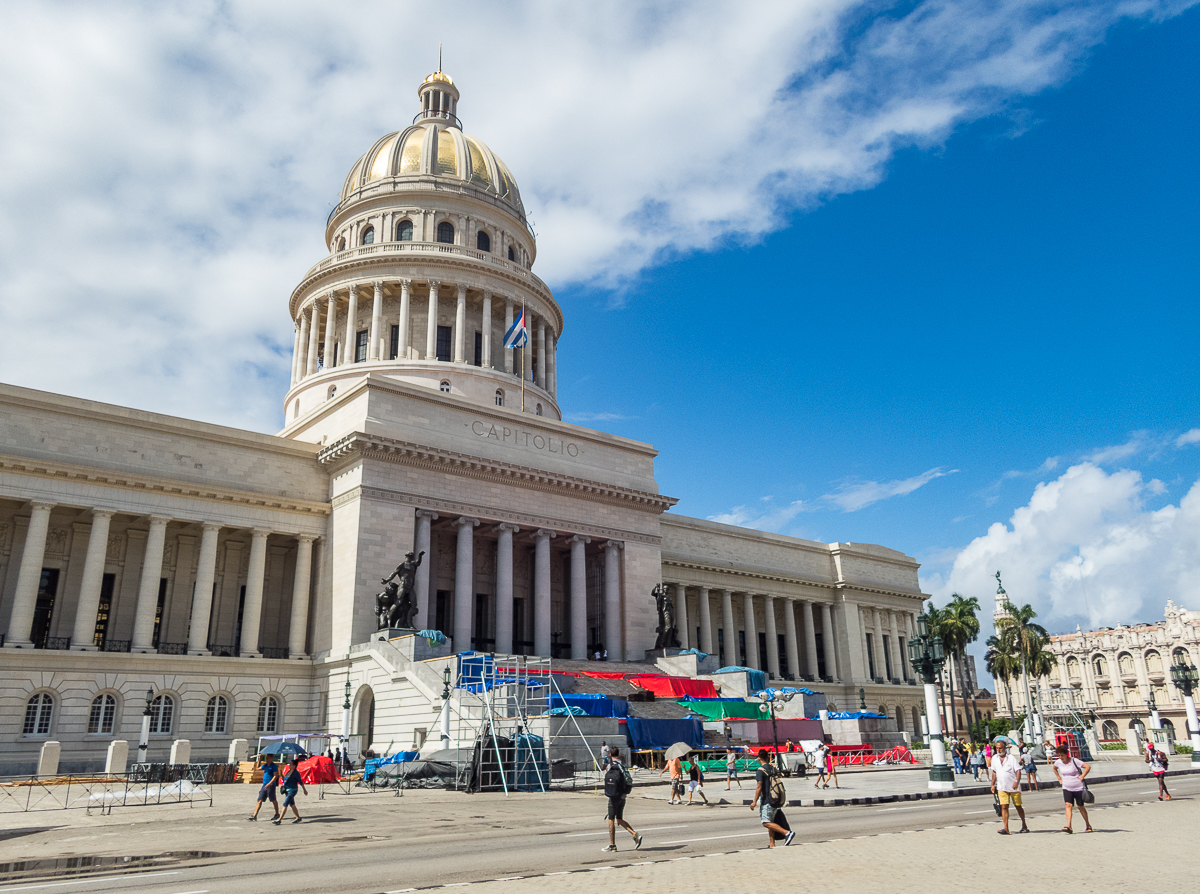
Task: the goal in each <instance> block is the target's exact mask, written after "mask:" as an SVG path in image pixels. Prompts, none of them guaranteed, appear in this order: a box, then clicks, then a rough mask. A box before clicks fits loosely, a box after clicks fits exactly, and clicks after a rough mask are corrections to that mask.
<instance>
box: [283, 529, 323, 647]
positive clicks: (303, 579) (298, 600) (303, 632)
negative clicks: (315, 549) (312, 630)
mask: <svg viewBox="0 0 1200 894" xmlns="http://www.w3.org/2000/svg"><path fill="white" fill-rule="evenodd" d="M314 539H316V538H314V537H313V535H312V534H300V535H298V536H297V537H296V573H295V574H294V575H293V576H292V580H293V583H292V617H291V621H290V623H289V625H288V657H289V658H304V657H306V653H305V651H304V647H305V645H306V644H307V642H308V591H309V582H310V577H311V575H312V545H313V540H314Z"/></svg>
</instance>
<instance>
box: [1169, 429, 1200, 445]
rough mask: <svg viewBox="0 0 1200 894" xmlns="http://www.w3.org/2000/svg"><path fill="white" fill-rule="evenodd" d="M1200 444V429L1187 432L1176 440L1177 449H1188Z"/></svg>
mask: <svg viewBox="0 0 1200 894" xmlns="http://www.w3.org/2000/svg"><path fill="white" fill-rule="evenodd" d="M1196 443H1200V428H1193V429H1191V430H1190V431H1185V432H1184V433H1183V434H1181V435H1180V436H1179V437H1178V438H1176V439H1175V446H1176V447H1187V446H1188V445H1189V444H1196Z"/></svg>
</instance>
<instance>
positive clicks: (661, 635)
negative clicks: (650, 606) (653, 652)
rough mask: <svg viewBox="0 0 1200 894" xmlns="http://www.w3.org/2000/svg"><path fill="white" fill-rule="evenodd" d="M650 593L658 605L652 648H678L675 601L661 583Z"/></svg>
mask: <svg viewBox="0 0 1200 894" xmlns="http://www.w3.org/2000/svg"><path fill="white" fill-rule="evenodd" d="M650 595H651V596H653V597H654V602H655V604H656V605H657V606H658V627H657V628H655V632H657V633H658V639H656V640H655V641H654V648H656V649H678V648H679V632H678V630H677V629H676V627H675V603H674V602H672V601H671V597H670V596H668V595H667V588H666V586H665V585H663V584H659V585H658V586H656V587H655V588H654V589H653V590H651V591H650Z"/></svg>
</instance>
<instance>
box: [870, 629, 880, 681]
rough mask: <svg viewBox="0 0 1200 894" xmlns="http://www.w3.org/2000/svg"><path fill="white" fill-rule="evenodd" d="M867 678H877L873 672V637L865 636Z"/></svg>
mask: <svg viewBox="0 0 1200 894" xmlns="http://www.w3.org/2000/svg"><path fill="white" fill-rule="evenodd" d="M867 676H869V677H870V678H871V679H872V680H874V679H875V678H876V677H878V676H879V674H877V673H876V672H875V637H873V636H871V634H869V633H868V634H867Z"/></svg>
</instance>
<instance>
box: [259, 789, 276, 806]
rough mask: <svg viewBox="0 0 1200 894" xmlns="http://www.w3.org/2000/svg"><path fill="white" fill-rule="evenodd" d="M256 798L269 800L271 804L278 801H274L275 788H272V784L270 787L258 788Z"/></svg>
mask: <svg viewBox="0 0 1200 894" xmlns="http://www.w3.org/2000/svg"><path fill="white" fill-rule="evenodd" d="M258 800H260V801H270V802H271V803H273V804H277V803H278V801H276V800H275V788H274V786H272V787H271V788H260V789H259V790H258Z"/></svg>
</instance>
